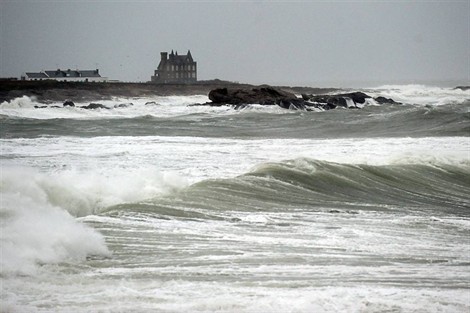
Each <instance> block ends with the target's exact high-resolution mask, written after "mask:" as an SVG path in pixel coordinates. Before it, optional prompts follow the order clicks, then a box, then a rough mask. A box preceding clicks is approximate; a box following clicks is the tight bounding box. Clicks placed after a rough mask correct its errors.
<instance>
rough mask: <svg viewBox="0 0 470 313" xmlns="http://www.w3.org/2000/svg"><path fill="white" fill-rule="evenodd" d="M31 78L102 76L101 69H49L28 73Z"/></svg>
mask: <svg viewBox="0 0 470 313" xmlns="http://www.w3.org/2000/svg"><path fill="white" fill-rule="evenodd" d="M26 75H28V77H30V78H61V77H85V78H86V77H101V75H100V73H99V70H97V69H96V70H83V71H81V70H71V69H68V70H61V69H57V70H47V71H42V72H39V73H26Z"/></svg>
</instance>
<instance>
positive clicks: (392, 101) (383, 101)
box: [374, 97, 402, 104]
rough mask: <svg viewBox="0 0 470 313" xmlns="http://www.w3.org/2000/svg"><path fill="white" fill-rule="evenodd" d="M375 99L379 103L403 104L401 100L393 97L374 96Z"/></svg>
mask: <svg viewBox="0 0 470 313" xmlns="http://www.w3.org/2000/svg"><path fill="white" fill-rule="evenodd" d="M374 100H375V102H377V103H378V104H402V103H401V102H396V101H395V100H393V99H391V98H385V97H377V98H374Z"/></svg>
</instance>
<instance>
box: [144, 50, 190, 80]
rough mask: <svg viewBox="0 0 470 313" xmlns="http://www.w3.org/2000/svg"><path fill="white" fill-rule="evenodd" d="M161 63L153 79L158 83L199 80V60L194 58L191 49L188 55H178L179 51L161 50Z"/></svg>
mask: <svg viewBox="0 0 470 313" xmlns="http://www.w3.org/2000/svg"><path fill="white" fill-rule="evenodd" d="M160 55H161V60H160V64H158V68H157V70H155V74H154V75H153V76H152V77H151V81H152V82H153V83H157V84H167V83H192V82H196V81H197V62H195V61H194V60H193V57H192V56H191V51H189V50H188V53H187V54H186V55H178V52H173V50H172V51H171V53H170V55H168V52H161V53H160Z"/></svg>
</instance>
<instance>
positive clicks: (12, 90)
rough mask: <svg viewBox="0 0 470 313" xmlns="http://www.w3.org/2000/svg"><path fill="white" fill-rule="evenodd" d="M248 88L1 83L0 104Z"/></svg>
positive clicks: (215, 82)
mask: <svg viewBox="0 0 470 313" xmlns="http://www.w3.org/2000/svg"><path fill="white" fill-rule="evenodd" d="M224 87H227V88H240V89H249V88H254V87H255V86H253V85H249V84H239V83H233V82H227V81H221V80H210V81H200V82H197V83H194V84H165V85H158V84H152V83H84V82H58V81H14V80H13V81H0V103H3V102H4V101H11V100H13V99H15V98H18V97H22V96H28V97H34V98H35V100H36V101H37V102H40V103H43V104H48V103H52V102H65V101H67V100H71V101H73V102H96V101H102V100H110V99H112V98H113V97H125V98H133V97H152V96H190V95H207V94H208V93H209V92H210V91H211V90H214V89H217V88H224ZM276 88H278V89H282V90H286V91H288V92H292V93H297V94H300V93H312V94H319V93H329V92H333V91H335V90H338V89H335V88H310V87H286V86H279V87H276Z"/></svg>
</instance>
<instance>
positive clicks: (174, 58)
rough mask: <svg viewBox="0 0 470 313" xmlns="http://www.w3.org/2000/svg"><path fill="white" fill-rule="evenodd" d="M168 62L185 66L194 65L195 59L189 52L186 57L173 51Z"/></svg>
mask: <svg viewBox="0 0 470 313" xmlns="http://www.w3.org/2000/svg"><path fill="white" fill-rule="evenodd" d="M168 61H169V63H170V64H174V65H183V64H188V63H193V62H194V61H193V57H192V56H191V52H190V51H189V50H188V54H186V55H178V51H176V53H174V52H173V51H171V53H170V55H169V56H168Z"/></svg>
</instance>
